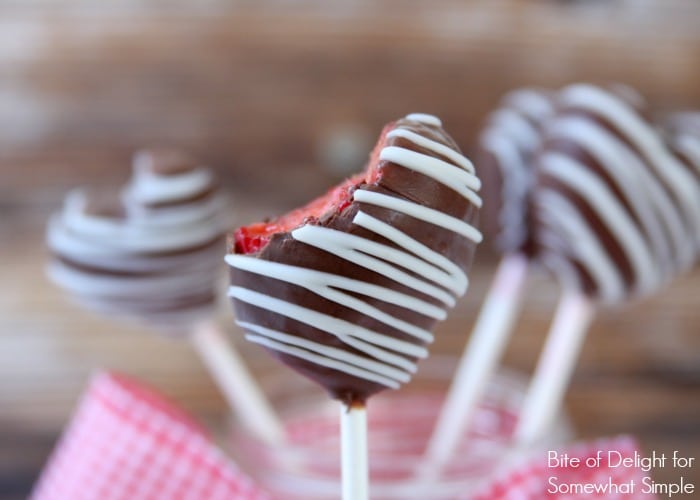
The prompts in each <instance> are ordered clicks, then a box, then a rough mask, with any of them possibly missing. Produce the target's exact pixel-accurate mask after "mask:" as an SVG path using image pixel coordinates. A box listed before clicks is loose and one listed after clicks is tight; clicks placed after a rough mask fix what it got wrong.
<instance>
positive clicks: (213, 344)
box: [191, 321, 285, 446]
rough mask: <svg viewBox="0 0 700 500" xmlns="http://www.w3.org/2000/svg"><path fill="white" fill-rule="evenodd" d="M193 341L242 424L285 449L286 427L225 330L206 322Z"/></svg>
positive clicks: (260, 436)
mask: <svg viewBox="0 0 700 500" xmlns="http://www.w3.org/2000/svg"><path fill="white" fill-rule="evenodd" d="M191 338H192V343H193V344H194V347H195V349H196V350H197V351H198V352H199V354H200V355H201V357H202V360H203V361H204V364H205V365H206V366H207V368H208V369H209V371H210V373H211V375H212V377H213V378H214V380H215V381H216V383H217V384H218V386H219V388H220V389H221V392H222V393H223V394H224V397H225V398H226V400H227V401H228V403H229V406H230V407H231V409H232V410H233V412H234V414H235V415H236V416H237V417H238V418H239V419H240V421H241V424H242V425H243V426H244V427H245V428H246V429H247V430H248V431H249V432H251V433H252V434H254V435H255V437H256V438H257V439H260V440H262V441H264V442H265V443H267V444H268V445H271V446H279V445H282V444H283V443H284V441H285V432H284V427H283V426H282V423H281V422H280V420H279V418H278V417H277V414H276V413H275V411H274V410H273V409H272V407H271V406H270V403H269V401H268V400H267V398H266V397H265V396H264V394H263V392H262V390H261V389H260V387H259V386H258V384H257V383H256V382H255V379H254V378H253V377H252V375H251V374H250V372H249V371H248V370H247V368H246V366H245V364H244V362H243V360H242V359H241V358H240V356H239V355H238V352H237V351H236V350H235V349H234V347H233V346H232V345H231V343H230V342H228V341H227V339H226V336H225V334H224V333H223V332H222V331H221V329H220V328H219V327H218V326H217V325H216V324H215V323H213V322H210V321H208V322H202V323H199V324H197V325H195V327H194V328H193V332H192V336H191Z"/></svg>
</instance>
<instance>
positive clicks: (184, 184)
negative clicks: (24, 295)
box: [48, 151, 227, 332]
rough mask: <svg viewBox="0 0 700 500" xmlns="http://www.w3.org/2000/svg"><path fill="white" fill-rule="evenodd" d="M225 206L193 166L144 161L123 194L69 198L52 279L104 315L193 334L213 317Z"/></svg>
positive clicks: (155, 156) (159, 157) (168, 154)
mask: <svg viewBox="0 0 700 500" xmlns="http://www.w3.org/2000/svg"><path fill="white" fill-rule="evenodd" d="M225 206H226V203H225V199H224V198H223V196H222V194H221V193H220V192H219V190H218V189H217V188H216V183H215V180H214V177H213V175H212V173H211V172H210V171H209V170H208V169H206V168H202V167H198V165H197V164H196V163H195V162H194V161H193V160H192V159H191V158H188V157H186V156H184V155H182V154H179V153H176V152H172V151H160V152H156V151H149V152H141V153H139V154H137V155H136V157H135V160H134V175H133V177H132V179H131V182H130V183H129V185H128V186H127V188H126V189H125V190H124V191H123V192H122V193H119V192H117V191H114V192H109V191H94V190H92V191H91V190H77V191H73V192H72V193H70V194H69V195H68V197H67V198H66V201H65V204H64V207H63V210H62V212H61V213H59V214H56V215H55V216H54V217H52V219H51V221H50V223H49V229H48V244H49V248H50V250H51V252H52V254H53V257H54V258H53V260H52V262H51V264H50V266H49V275H50V277H51V278H52V279H53V280H54V281H55V282H56V283H57V284H58V285H60V286H62V287H63V288H65V289H67V290H69V291H71V292H72V293H73V294H74V296H75V297H76V298H77V299H78V300H79V301H80V302H81V303H83V304H85V305H86V306H88V307H89V308H91V309H94V310H96V311H98V312H102V313H107V314H114V315H118V316H120V317H123V318H127V319H137V320H141V321H146V322H147V323H149V324H151V325H155V326H158V327H161V328H165V329H167V331H168V332H173V331H182V330H183V329H185V330H184V331H186V329H187V328H189V326H191V323H192V322H195V321H197V320H198V319H201V318H202V317H206V316H208V315H210V314H211V313H212V307H213V305H214V301H215V297H216V294H215V287H216V283H217V279H216V276H217V272H218V270H219V263H220V259H221V255H222V253H223V233H224V231H225V230H226V228H227V224H226V217H227V215H226V211H225Z"/></svg>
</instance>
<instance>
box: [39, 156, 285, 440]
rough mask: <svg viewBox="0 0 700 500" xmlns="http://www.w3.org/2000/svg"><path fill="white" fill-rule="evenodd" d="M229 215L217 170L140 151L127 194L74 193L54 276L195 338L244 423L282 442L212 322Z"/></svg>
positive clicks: (88, 297)
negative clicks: (216, 176)
mask: <svg viewBox="0 0 700 500" xmlns="http://www.w3.org/2000/svg"><path fill="white" fill-rule="evenodd" d="M227 208H228V207H227V200H226V198H225V196H224V195H223V194H222V193H221V191H220V189H219V187H218V184H217V182H216V179H215V177H214V175H213V173H212V172H211V171H210V169H208V168H205V167H201V166H198V165H197V163H196V162H195V161H194V160H193V159H192V158H190V157H189V156H187V155H184V154H182V153H180V152H177V151H172V150H149V151H142V152H139V153H137V154H136V155H135V157H134V163H133V175H132V178H131V179H130V181H129V183H128V185H127V186H126V188H125V189H124V190H123V191H121V192H119V191H117V190H114V191H109V190H107V191H100V190H89V189H81V190H75V191H73V192H71V193H70V194H69V195H68V196H67V198H66V200H65V203H64V206H63V210H62V211H61V212H60V213H58V214H55V215H53V216H52V217H51V219H50V221H49V226H48V245H49V248H50V250H51V254H52V258H51V261H50V263H49V266H48V274H49V277H50V278H51V279H52V280H53V281H54V282H55V283H56V284H57V285H59V286H60V287H62V288H64V289H65V290H67V291H69V292H71V293H72V295H73V297H74V298H75V299H76V300H77V301H78V302H79V303H81V304H82V305H83V306H85V307H86V308H88V309H90V310H93V311H95V312H98V313H100V314H104V315H107V316H110V317H117V318H119V319H123V320H127V321H132V322H139V323H144V324H147V325H148V326H150V327H152V328H154V329H157V330H159V331H161V332H163V333H165V334H167V335H174V336H183V337H185V336H186V337H188V338H189V339H191V340H192V342H193V344H194V346H195V347H196V348H197V350H198V351H199V352H200V354H201V355H202V357H203V359H204V361H205V363H206V365H207V366H208V367H209V369H210V371H211V373H212V376H213V377H214V378H215V379H216V380H217V382H218V384H219V386H220V388H221V389H222V391H223V393H224V394H225V396H226V398H227V400H228V401H229V403H230V404H231V406H232V408H233V409H234V410H235V413H236V414H237V415H238V416H239V418H240V419H241V421H242V423H243V424H244V425H245V426H246V427H247V428H248V429H249V430H250V431H252V432H254V433H256V435H257V436H258V437H259V438H262V439H265V440H266V441H268V442H275V443H279V442H280V441H281V440H282V436H283V434H282V430H281V429H282V428H281V425H280V424H279V422H278V421H277V418H276V417H275V416H274V413H273V412H272V410H271V408H270V407H269V404H268V402H267V401H266V399H265V398H264V397H263V396H262V393H261V392H260V390H259V388H258V387H257V385H256V384H255V382H254V381H253V379H252V378H251V376H250V374H249V373H248V372H247V370H246V369H245V367H244V365H243V362H242V360H241V359H240V358H239V356H238V354H237V353H236V352H235V350H233V348H232V346H231V345H230V344H229V343H228V342H227V341H226V339H225V335H224V334H223V332H221V330H220V329H219V328H218V327H217V326H216V324H215V323H214V321H213V320H212V315H213V314H214V312H215V306H216V299H217V283H218V277H219V276H220V272H221V265H222V261H223V256H224V253H225V243H224V233H225V231H226V229H227V228H228V226H229V220H228V215H227V213H228V210H227Z"/></svg>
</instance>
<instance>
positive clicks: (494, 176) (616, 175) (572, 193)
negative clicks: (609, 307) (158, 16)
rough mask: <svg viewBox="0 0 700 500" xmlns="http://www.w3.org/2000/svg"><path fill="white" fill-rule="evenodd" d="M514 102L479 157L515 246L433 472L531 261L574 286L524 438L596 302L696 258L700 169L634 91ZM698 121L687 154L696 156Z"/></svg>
mask: <svg viewBox="0 0 700 500" xmlns="http://www.w3.org/2000/svg"><path fill="white" fill-rule="evenodd" d="M502 106H503V107H502V108H501V109H499V110H497V111H496V112H495V113H494V114H493V115H492V116H491V117H490V119H489V121H488V125H487V126H486V128H485V131H484V133H483V134H482V137H481V148H482V154H481V155H480V161H481V163H479V164H478V165H477V168H479V170H480V172H481V173H482V176H483V178H484V190H485V192H486V193H487V196H488V197H487V198H486V197H485V213H486V220H487V225H486V228H487V230H489V233H490V234H491V236H492V237H493V238H494V240H495V242H496V246H497V248H498V249H499V250H500V251H502V252H504V257H503V259H502V261H501V264H500V266H499V269H498V271H497V273H496V277H495V279H494V283H493V285H492V287H491V289H490V291H489V293H488V295H487V298H486V300H485V302H484V305H483V307H482V310H481V313H480V315H479V318H478V320H477V323H476V325H475V328H474V331H473V333H472V336H471V339H470V342H469V345H468V346H467V349H466V351H465V354H464V356H463V357H462V360H461V362H460V366H459V368H458V371H457V374H456V377H455V380H454V382H453V384H452V386H451V388H450V391H449V393H448V397H447V400H446V403H445V405H444V407H443V410H442V412H441V414H440V417H439V419H438V423H437V425H436V428H435V431H434V433H433V436H432V438H431V440H430V442H429V445H428V448H427V451H426V464H428V465H427V466H426V469H427V470H428V471H432V473H433V475H434V472H435V471H436V470H439V469H440V467H441V464H443V463H445V461H446V460H447V459H449V457H450V455H451V454H452V453H453V451H454V446H453V443H454V442H457V441H458V439H457V438H458V437H459V436H461V433H462V432H464V429H465V428H466V427H467V426H468V425H469V422H470V418H471V417H472V416H473V414H474V408H475V406H476V405H477V404H478V402H479V401H480V399H481V396H482V394H483V390H484V388H485V386H486V383H487V381H488V379H489V377H490V375H491V374H492V372H493V370H494V369H495V367H496V364H497V362H498V360H499V359H500V357H501V355H502V352H503V350H504V348H505V345H506V344H507V341H508V339H509V336H510V333H511V332H512V330H513V326H514V318H515V313H516V311H517V308H518V306H519V304H520V299H521V297H522V288H523V281H524V277H525V271H526V268H527V266H528V263H530V262H534V263H537V264H538V265H543V266H544V267H547V268H548V269H550V270H551V271H553V272H554V274H556V275H557V277H558V278H559V281H560V283H561V284H562V286H563V288H564V293H563V296H562V300H561V304H560V306H559V308H558V311H557V314H556V316H555V320H554V323H553V325H552V331H551V333H550V335H549V339H548V342H547V346H546V347H545V350H544V352H543V355H542V358H541V362H540V364H539V366H538V370H537V374H536V376H535V377H534V378H533V383H532V386H531V389H530V391H529V396H528V399H527V403H526V404H525V407H524V410H523V414H522V416H521V419H520V424H519V427H518V430H517V431H516V434H517V439H518V440H519V441H520V442H531V441H534V440H535V439H537V438H538V437H539V436H541V434H542V432H544V429H545V428H546V425H548V423H549V422H550V421H551V419H552V418H553V416H554V414H555V413H556V411H557V410H558V408H559V404H560V401H561V397H562V395H563V392H564V390H565V387H566V386H567V384H568V379H569V377H570V375H571V370H572V369H573V366H574V364H575V361H576V357H577V353H578V351H579V348H580V345H581V342H582V340H583V338H584V334H585V331H586V330H587V327H588V324H589V323H590V321H591V320H592V317H593V314H594V311H595V309H596V307H595V306H594V303H608V304H613V305H614V304H616V303H618V302H620V301H623V300H626V299H629V298H633V297H639V296H644V295H648V294H651V293H654V292H655V291H657V290H658V289H659V288H660V287H661V286H662V285H663V284H665V283H667V282H668V281H669V280H670V279H672V278H673V276H675V275H676V274H678V273H680V272H682V271H683V270H685V269H687V268H688V267H689V266H690V265H692V263H693V262H694V261H695V259H696V256H697V248H698V246H697V236H698V234H700V231H699V230H698V216H699V215H700V210H699V207H698V203H699V202H700V196H699V195H698V184H697V177H695V178H693V177H692V176H689V175H688V172H689V171H690V168H688V167H687V165H683V164H682V163H683V162H682V161H679V158H677V157H674V155H673V154H672V153H671V151H669V149H668V148H667V147H666V146H665V145H664V142H663V141H662V140H661V137H660V136H659V134H658V133H657V132H656V130H655V127H654V125H653V124H652V123H651V122H650V121H649V120H648V118H647V117H646V114H647V109H646V103H645V101H644V99H643V98H642V97H641V96H640V95H639V94H638V93H636V92H635V91H634V90H633V89H631V88H629V87H626V86H623V85H614V86H610V87H608V88H600V87H595V86H592V85H586V84H577V85H571V86H569V87H566V88H564V89H563V90H561V91H560V92H556V93H554V92H543V91H533V90H520V91H516V92H514V93H511V94H509V95H508V96H506V98H504V100H503V104H502ZM526 110H530V111H526ZM689 128H690V127H689V126H687V125H686V126H685V127H684V128H682V129H683V131H684V133H685V135H684V136H683V137H684V139H685V142H683V145H684V146H685V149H683V152H684V153H685V154H686V156H688V157H692V152H693V151H694V150H693V149H692V147H693V144H695V143H692V144H690V146H689V143H691V141H690V140H689V139H688V138H687V137H686V136H687V132H688V129H689ZM674 137H675V136H674ZM676 139H677V137H676ZM676 142H678V143H679V144H680V141H676ZM679 154H680V153H679ZM686 163H687V164H688V165H690V164H691V163H690V160H688V159H686ZM684 167H686V168H684ZM509 186H510V187H509ZM489 203H491V204H489ZM489 221H490V223H489Z"/></svg>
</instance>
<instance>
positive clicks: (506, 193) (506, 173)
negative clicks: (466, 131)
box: [480, 89, 554, 251]
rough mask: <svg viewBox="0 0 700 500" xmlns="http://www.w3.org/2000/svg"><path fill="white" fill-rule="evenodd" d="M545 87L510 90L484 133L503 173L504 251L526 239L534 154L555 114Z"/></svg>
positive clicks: (500, 215) (487, 147) (501, 215)
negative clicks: (543, 125)
mask: <svg viewBox="0 0 700 500" xmlns="http://www.w3.org/2000/svg"><path fill="white" fill-rule="evenodd" d="M553 112H554V106H553V101H552V99H551V98H550V97H549V96H547V94H546V93H545V92H544V91H541V90H536V89H520V90H516V91H513V92H511V93H509V94H507V95H506V96H505V97H504V98H503V100H502V103H501V107H500V108H499V109H497V110H496V111H495V112H493V113H492V114H491V115H490V117H489V121H488V124H487V126H486V128H485V130H484V132H483V133H482V134H481V137H480V145H481V148H482V149H483V150H484V151H487V152H489V153H490V154H491V155H493V157H494V158H495V161H496V166H497V168H498V169H499V170H500V173H501V176H500V177H501V179H502V180H501V207H499V212H498V223H499V228H498V230H499V233H498V234H497V235H496V243H497V245H498V247H499V249H501V250H503V251H515V250H518V249H519V248H520V247H521V246H522V245H523V244H524V243H525V241H526V239H527V237H528V234H529V228H528V227H527V224H526V208H527V203H526V197H527V193H528V192H529V190H530V188H531V187H532V180H531V178H532V172H531V170H532V165H531V161H532V156H533V154H534V153H535V151H536V150H537V149H538V148H539V146H540V143H541V141H542V132H541V130H540V128H541V126H542V124H543V123H544V122H545V121H546V120H547V119H548V118H549V117H550V116H551V115H552V114H553Z"/></svg>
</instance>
